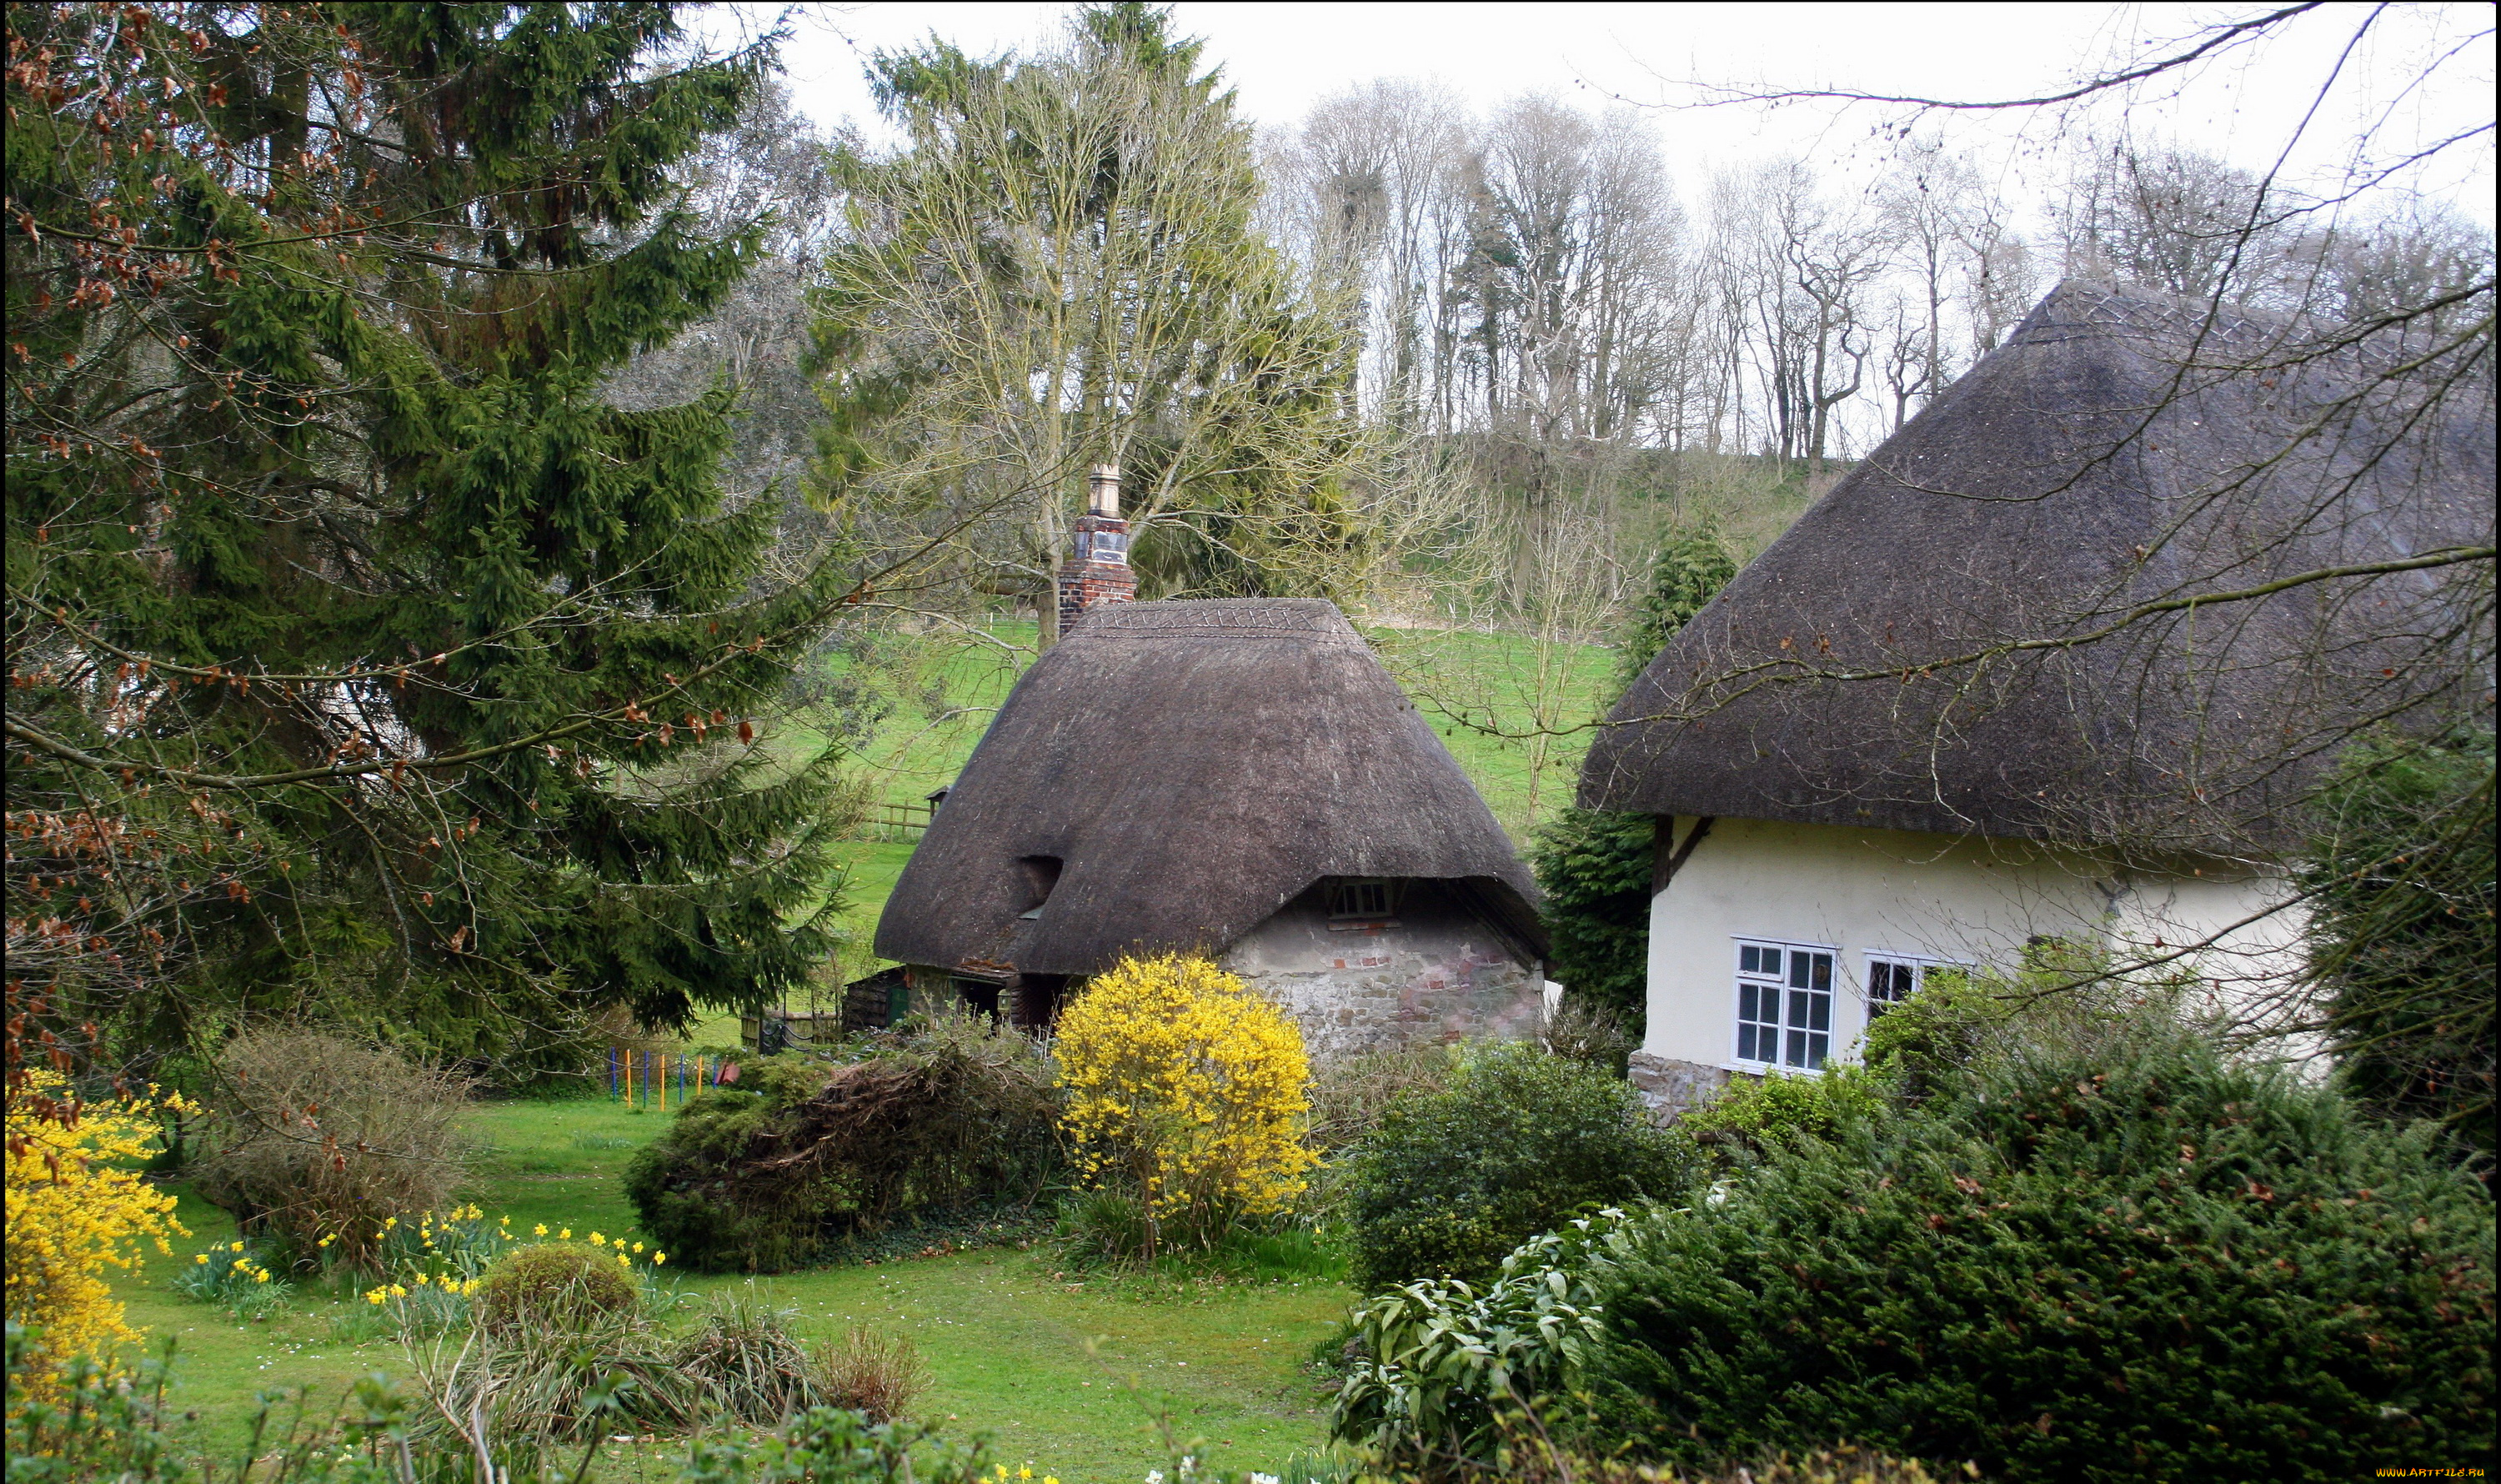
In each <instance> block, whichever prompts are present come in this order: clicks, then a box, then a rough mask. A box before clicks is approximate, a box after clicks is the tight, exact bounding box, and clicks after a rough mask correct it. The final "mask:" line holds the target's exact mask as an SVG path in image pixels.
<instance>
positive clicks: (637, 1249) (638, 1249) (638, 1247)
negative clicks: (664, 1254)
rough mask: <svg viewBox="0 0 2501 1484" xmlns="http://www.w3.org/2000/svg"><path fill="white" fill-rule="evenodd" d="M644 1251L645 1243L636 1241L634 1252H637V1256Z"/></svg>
mask: <svg viewBox="0 0 2501 1484" xmlns="http://www.w3.org/2000/svg"><path fill="white" fill-rule="evenodd" d="M642 1253H643V1244H642V1243H641V1242H636V1243H635V1244H634V1254H635V1256H637V1257H640V1256H642Z"/></svg>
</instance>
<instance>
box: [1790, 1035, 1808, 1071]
mask: <svg viewBox="0 0 2501 1484" xmlns="http://www.w3.org/2000/svg"><path fill="white" fill-rule="evenodd" d="M1788 1064H1789V1065H1791V1066H1804V1065H1806V1032H1805V1031H1803V1030H1792V1031H1790V1032H1789V1060H1788Z"/></svg>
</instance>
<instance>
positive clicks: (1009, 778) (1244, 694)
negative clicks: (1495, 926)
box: [877, 598, 1544, 974]
mask: <svg viewBox="0 0 2501 1484" xmlns="http://www.w3.org/2000/svg"><path fill="white" fill-rule="evenodd" d="M1329 876H1383V877H1409V878H1428V879H1437V880H1446V881H1452V882H1457V883H1463V884H1465V885H1466V886H1467V887H1468V888H1469V889H1470V890H1471V892H1472V894H1474V896H1475V897H1476V899H1478V900H1480V901H1482V902H1484V903H1486V904H1487V906H1488V908H1489V910H1491V911H1492V912H1493V913H1494V914H1495V915H1496V916H1497V917H1498V918H1499V919H1500V920H1501V921H1500V924H1499V925H1500V926H1502V927H1506V928H1508V929H1509V930H1510V931H1512V932H1513V933H1514V934H1515V935H1517V936H1519V937H1521V938H1524V939H1526V940H1527V941H1528V942H1530V943H1531V944H1533V945H1538V946H1540V947H1541V949H1542V944H1543V941H1544V940H1543V936H1542V934H1541V933H1540V932H1539V930H1538V927H1537V921H1536V912H1535V907H1534V903H1535V902H1536V900H1537V894H1536V887H1535V886H1534V884H1533V882H1532V881H1531V878H1530V876H1529V874H1528V871H1527V868H1526V867H1525V866H1523V865H1522V864H1521V863H1520V860H1519V858H1518V856H1517V853H1516V852H1515V851H1514V850H1513V849H1512V844H1511V841H1510V839H1509V838H1508V837H1507V836H1506V835H1505V834H1504V833H1503V829H1502V826H1500V825H1499V824H1497V823H1495V821H1494V818H1493V813H1492V811H1491V810H1489V809H1487V808H1486V807H1485V804H1484V799H1483V798H1482V797H1480V796H1479V795H1478V793H1477V791H1476V788H1475V786H1474V785H1472V784H1470V783H1469V782H1468V779H1467V775H1466V774H1464V773H1462V772H1461V771H1460V770H1459V765H1458V763H1457V762H1456V761H1454V760H1453V759H1451V755H1450V752H1449V750H1448V749H1447V748H1445V747H1444V746H1443V745H1442V739H1441V738H1440V737H1439V736H1438V735H1436V734H1435V732H1434V730H1433V728H1432V726H1431V725H1428V724H1427V723H1426V722H1425V721H1424V719H1423V718H1422V717H1421V716H1419V715H1418V714H1417V711H1416V707H1415V705H1414V703H1413V702H1411V701H1409V700H1408V699H1407V697H1406V695H1405V693H1404V692H1402V691H1400V690H1399V689H1398V684H1397V682H1396V681H1394V680H1392V679H1391V678H1390V676H1389V673H1388V672H1387V671H1386V670H1384V669H1383V668H1382V666H1381V661H1380V660H1379V659H1378V658H1374V656H1373V654H1372V651H1371V650H1370V648H1369V647H1367V646H1366V645H1365V644H1364V642H1363V639H1362V636H1360V635H1359V634H1357V633H1356V632H1355V631H1354V628H1353V626H1352V625H1351V624H1348V623H1347V621H1346V618H1345V616H1344V615H1343V614H1341V613H1339V612H1338V610H1337V608H1336V605H1334V604H1332V603H1328V602H1325V601H1321V600H1318V599H1314V598H1265V599H1221V600H1206V601H1194V602H1159V603H1130V604H1122V605H1118V606H1116V607H1111V608H1106V609H1101V610H1098V611H1096V612H1094V613H1092V614H1090V615H1089V616H1088V617H1087V618H1086V621H1085V623H1084V624H1083V625H1082V626H1081V627H1079V628H1078V629H1077V630H1076V631H1075V632H1073V633H1071V634H1070V635H1069V636H1068V637H1067V638H1065V639H1063V640H1062V641H1061V642H1060V643H1059V644H1058V645H1057V646H1056V647H1054V648H1053V649H1051V650H1050V652H1049V653H1048V654H1046V655H1044V656H1043V657H1042V658H1041V659H1039V660H1037V661H1036V662H1035V663H1034V666H1033V668H1032V669H1030V670H1028V671H1026V672H1025V675H1024V677H1023V678H1022V679H1021V680H1019V681H1018V682H1017V687H1016V690H1015V691H1013V692H1012V693H1011V694H1010V695H1009V696H1008V700H1007V704H1006V705H1005V706H1003V707H1001V708H1000V710H999V714H998V717H997V718H996V720H994V721H993V722H992V723H991V724H990V729H989V731H988V733H987V734H986V735H984V737H983V739H982V743H981V746H980V747H979V748H977V749H975V750H974V753H973V757H972V759H971V760H970V761H968V762H966V763H965V765H964V771H963V774H962V775H961V776H960V777H958V778H957V779H956V780H955V784H954V788H953V790H952V791H951V792H950V793H949V794H948V795H947V801H946V803H945V804H944V805H943V806H942V807H941V808H940V809H939V811H938V814H937V816H936V818H935V819H933V820H932V821H931V823H930V826H929V830H928V833H927V835H926V836H925V837H924V838H923V839H922V840H921V842H920V847H919V849H918V850H917V851H915V852H914V853H913V857H912V861H911V863H910V864H909V865H907V866H906V867H905V868H904V871H903V875H902V878H901V879H900V880H899V881H897V882H896V883H895V888H894V894H893V895H892V896H891V897H889V898H888V899H887V901H886V906H885V913H884V916H883V917H881V918H880V919H879V920H878V928H877V951H878V953H879V954H880V955H881V956H883V957H884V958H888V959H895V960H900V961H904V962H907V963H927V964H934V965H939V966H942V967H950V968H951V967H956V966H958V965H965V966H968V969H969V971H972V972H981V973H990V974H997V973H1000V972H1002V971H1005V970H1009V969H1011V968H1012V969H1013V970H1014V971H1015V972H1018V973H1026V974H1092V973H1097V972H1100V971H1101V970H1103V969H1105V968H1107V967H1109V966H1110V965H1111V964H1112V963H1114V962H1115V961H1117V960H1118V959H1119V958H1120V957H1121V956H1122V955H1124V954H1126V953H1130V952H1133V951H1140V950H1147V951H1156V950H1165V949H1184V950H1190V949H1196V950H1204V951H1208V952H1220V951H1221V950H1222V949H1223V948H1224V947H1226V946H1227V945H1228V944H1230V943H1232V942H1233V941H1234V940H1235V939H1237V938H1239V937H1240V936H1241V935H1242V934H1243V933H1245V932H1247V931H1249V930H1250V929H1251V927H1256V926H1257V925H1258V924H1259V923H1260V922H1262V921H1264V920H1265V919H1267V918H1268V917H1269V916H1270V915H1271V914H1273V913H1274V912H1276V910H1277V909H1278V908H1279V907H1281V906H1283V905H1284V904H1285V903H1286V902H1288V901H1291V900H1292V899H1293V898H1294V897H1295V896H1297V895H1299V894H1301V893H1302V892H1303V891H1304V890H1305V889H1307V888H1309V887H1310V886H1311V885H1312V884H1313V883H1314V882H1315V881H1317V880H1319V879H1320V878H1322V877H1329ZM1037 905H1039V906H1041V908H1042V910H1041V912H1040V913H1039V914H1038V915H1036V916H1033V917H1030V918H1027V917H1025V916H1024V915H1023V914H1025V913H1026V912H1028V911H1029V910H1030V909H1032V908H1034V907H1035V906H1037Z"/></svg>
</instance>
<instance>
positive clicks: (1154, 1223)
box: [1052, 954, 1315, 1242]
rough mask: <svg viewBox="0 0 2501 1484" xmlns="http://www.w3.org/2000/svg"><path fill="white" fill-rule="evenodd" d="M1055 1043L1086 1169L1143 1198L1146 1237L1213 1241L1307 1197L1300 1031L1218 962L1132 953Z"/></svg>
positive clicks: (1064, 1122) (1307, 1068)
mask: <svg viewBox="0 0 2501 1484" xmlns="http://www.w3.org/2000/svg"><path fill="white" fill-rule="evenodd" d="M1052 1049H1053V1054H1054V1055H1055V1056H1056V1058H1057V1060H1058V1063H1059V1072H1058V1081H1059V1085H1060V1086H1061V1087H1062V1088H1064V1089H1065V1090H1066V1091H1067V1094H1068V1107H1067V1111H1066V1112H1065V1113H1064V1114H1062V1116H1061V1120H1060V1126H1061V1128H1062V1129H1063V1130H1065V1131H1066V1132H1067V1134H1068V1137H1069V1140H1070V1142H1071V1144H1072V1145H1073V1146H1074V1153H1075V1158H1076V1163H1077V1168H1078V1171H1079V1174H1080V1175H1081V1177H1083V1178H1084V1179H1085V1180H1086V1181H1088V1182H1089V1183H1091V1184H1093V1185H1094V1186H1096V1187H1098V1188H1099V1187H1103V1186H1106V1185H1111V1186H1118V1187H1123V1188H1126V1189H1127V1190H1128V1191H1129V1192H1131V1193H1132V1194H1134V1195H1135V1196H1137V1197H1139V1198H1140V1199H1141V1200H1142V1201H1143V1202H1144V1204H1145V1207H1146V1213H1147V1216H1148V1219H1149V1221H1150V1232H1151V1231H1153V1230H1154V1229H1157V1228H1161V1227H1165V1226H1177V1227H1180V1228H1182V1229H1183V1230H1184V1231H1189V1232H1192V1233H1194V1234H1196V1235H1197V1236H1199V1237H1200V1238H1201V1239H1202V1240H1212V1239H1213V1238H1214V1236H1215V1235H1216V1234H1217V1233H1218V1232H1219V1231H1222V1230H1223V1229H1224V1227H1225V1226H1226V1225H1228V1224H1229V1223H1230V1222H1231V1220H1232V1219H1233V1217H1234V1216H1235V1215H1236V1214H1239V1213H1245V1212H1248V1213H1258V1212H1266V1211H1274V1210H1278V1209H1280V1208H1282V1207H1284V1205H1286V1204H1287V1203H1289V1202H1290V1201H1292V1200H1293V1198H1294V1197H1296V1196H1298V1195H1300V1194H1301V1193H1302V1190H1303V1185H1304V1180H1303V1176H1304V1173H1305V1172H1306V1171H1307V1170H1309V1169H1310V1168H1311V1166H1312V1164H1314V1163H1315V1162H1314V1157H1313V1155H1312V1153H1311V1151H1310V1150H1308V1149H1306V1148H1304V1147H1303V1142H1302V1138H1301V1132H1302V1128H1301V1126H1302V1122H1303V1120H1304V1118H1305V1116H1306V1115H1307V1114H1308V1112H1309V1111H1310V1101H1309V1097H1308V1089H1309V1087H1310V1084H1311V1062H1310V1059H1309V1058H1308V1057H1307V1056H1306V1055H1305V1054H1304V1051H1303V1034H1302V1030H1301V1029H1300V1028H1298V1027H1296V1026H1295V1024H1294V1022H1293V1019H1292V1017H1290V1016H1288V1015H1286V1014H1285V1012H1284V1010H1283V1009H1281V1008H1279V1007H1278V1006H1277V1005H1276V1004H1275V1003H1274V1002H1273V1001H1271V1000H1269V999H1268V998H1267V997H1266V996H1264V995H1259V994H1258V993H1256V992H1255V991H1253V990H1251V988H1250V987H1249V986H1248V985H1246V984H1244V983H1243V982H1242V981H1241V980H1240V979H1238V978H1236V977H1235V976H1233V975H1231V974H1228V973H1226V972H1225V971H1224V970H1222V969H1220V968H1218V967H1217V966H1216V964H1215V963H1214V962H1212V961H1209V960H1206V959H1203V958H1196V957H1186V956H1184V955H1179V954H1165V955H1162V956H1159V957H1155V958H1145V959H1124V960H1122V961H1120V962H1119V963H1117V964H1115V965H1114V966H1113V967H1112V969H1111V970H1110V971H1109V972H1107V973H1104V974H1100V975H1097V976H1096V977H1095V978H1094V979H1093V980H1092V981H1091V982H1090V983H1089V984H1087V985H1086V987H1085V989H1084V993H1082V994H1080V995H1078V996H1077V997H1076V999H1075V1000H1074V1001H1072V1002H1071V1003H1070V1004H1069V1005H1068V1007H1067V1008H1066V1009H1065V1010H1063V1011H1061V1012H1060V1016H1059V1025H1058V1030H1057V1035H1056V1037H1055V1040H1054V1045H1053V1048H1052ZM1152 1240H1153V1237H1152V1236H1151V1235H1150V1242H1151V1241H1152Z"/></svg>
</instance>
